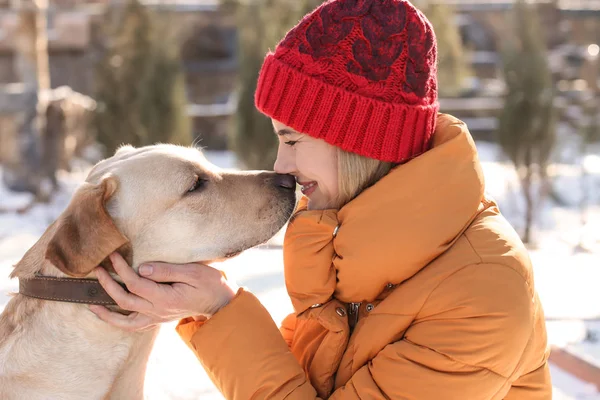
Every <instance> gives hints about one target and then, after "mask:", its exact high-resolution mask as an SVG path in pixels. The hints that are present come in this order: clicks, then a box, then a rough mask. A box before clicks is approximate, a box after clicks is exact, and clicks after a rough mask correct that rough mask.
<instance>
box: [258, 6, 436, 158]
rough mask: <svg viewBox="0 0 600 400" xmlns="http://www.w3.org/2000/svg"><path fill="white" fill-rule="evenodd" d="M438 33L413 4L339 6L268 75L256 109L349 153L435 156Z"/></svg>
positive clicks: (270, 61) (304, 29)
mask: <svg viewBox="0 0 600 400" xmlns="http://www.w3.org/2000/svg"><path fill="white" fill-rule="evenodd" d="M436 63H437V48H436V40H435V34H434V31H433V28H432V26H431V24H430V23H429V21H427V19H426V18H425V16H424V15H423V14H422V13H421V12H420V11H419V10H417V9H416V8H415V7H414V6H413V5H412V4H411V3H410V2H408V1H406V0H330V1H327V2H325V3H324V4H322V5H321V6H319V7H318V8H317V9H315V10H314V11H313V12H312V13H310V14H308V15H306V16H305V17H304V18H303V19H302V20H301V21H300V22H299V23H298V25H296V26H295V27H294V28H293V29H292V30H290V31H289V32H288V33H287V35H286V36H285V37H284V38H283V40H282V41H281V42H280V43H279V44H278V45H277V47H276V49H275V51H274V52H271V53H269V54H267V56H266V58H265V62H264V64H263V67H262V69H261V72H260V76H259V80H258V85H257V90H256V93H255V103H256V106H257V108H258V109H259V110H260V111H262V112H263V113H265V114H266V115H268V116H269V117H272V118H275V119H277V120H278V121H280V122H282V123H284V124H286V125H288V126H290V127H292V128H294V129H296V130H298V131H300V132H303V133H306V134H309V135H311V136H314V137H317V138H320V139H324V140H326V141H327V142H328V143H330V144H332V145H335V146H339V147H341V148H343V149H344V150H347V151H351V152H354V153H358V154H361V155H364V156H367V157H371V158H375V159H379V160H383V161H391V162H399V163H401V162H406V161H408V160H410V159H411V158H414V157H416V156H418V155H419V154H421V153H423V152H424V151H426V150H428V148H429V144H430V143H429V142H430V138H431V135H432V133H433V131H434V130H435V121H436V115H437V111H438V109H439V105H438V102H437V79H436V74H437V70H436Z"/></svg>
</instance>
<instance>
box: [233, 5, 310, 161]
mask: <svg viewBox="0 0 600 400" xmlns="http://www.w3.org/2000/svg"><path fill="white" fill-rule="evenodd" d="M320 3H321V1H319V0H303V1H300V2H294V1H292V0H260V1H256V2H246V3H243V4H239V5H238V7H237V8H238V9H237V12H238V16H239V23H238V26H239V39H240V45H239V49H240V73H239V78H240V79H239V83H238V92H239V102H238V110H237V114H236V116H235V118H234V126H233V128H232V129H231V130H230V133H231V135H230V140H229V143H230V147H231V148H232V150H234V152H235V153H236V155H237V158H238V160H239V161H240V162H241V164H242V166H243V167H245V168H248V169H269V170H270V169H272V168H273V163H274V162H275V158H276V155H277V143H278V140H277V137H276V135H275V134H274V132H273V126H272V125H271V120H270V119H269V118H268V117H266V116H264V115H262V114H261V113H260V112H259V111H258V110H256V107H255V106H254V92H255V90H256V84H257V82H258V73H259V71H260V67H261V65H262V63H263V60H264V57H265V53H266V52H267V51H268V50H269V49H273V48H274V47H275V45H276V44H277V42H278V41H279V40H281V39H282V38H283V37H284V35H285V34H286V32H287V31H288V30H289V29H291V28H292V27H293V26H294V25H296V24H297V23H298V21H300V19H301V18H302V17H303V16H304V15H306V14H307V13H309V12H310V11H312V10H313V9H314V8H315V7H317V6H318V5H319V4H320Z"/></svg>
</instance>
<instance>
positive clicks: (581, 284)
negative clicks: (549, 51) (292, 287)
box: [0, 142, 600, 400]
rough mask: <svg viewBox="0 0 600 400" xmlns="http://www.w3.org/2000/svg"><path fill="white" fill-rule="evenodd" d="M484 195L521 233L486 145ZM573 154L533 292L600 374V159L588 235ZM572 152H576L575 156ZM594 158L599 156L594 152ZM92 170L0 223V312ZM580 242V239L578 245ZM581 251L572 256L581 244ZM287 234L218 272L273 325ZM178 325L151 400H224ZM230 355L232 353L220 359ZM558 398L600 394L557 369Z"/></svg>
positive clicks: (541, 236) (564, 338)
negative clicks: (253, 299) (35, 249)
mask: <svg viewBox="0 0 600 400" xmlns="http://www.w3.org/2000/svg"><path fill="white" fill-rule="evenodd" d="M477 146H478V149H479V152H480V158H481V161H482V165H483V169H484V174H485V177H486V185H487V189H488V192H489V193H490V194H491V195H492V197H493V198H494V199H496V200H497V201H498V203H499V206H500V209H501V211H502V212H503V214H504V215H506V217H507V218H508V219H509V220H510V222H511V223H512V224H513V226H514V227H515V228H516V229H517V230H518V231H520V230H521V229H522V215H523V212H524V202H523V200H522V196H521V195H520V193H519V187H518V183H517V181H516V175H515V172H514V169H513V168H512V166H511V165H510V163H508V162H507V161H506V160H505V158H504V157H502V156H501V153H500V152H499V150H498V147H497V146H496V145H493V144H490V143H478V144H477ZM572 147H573V146H572V145H571V147H569V143H568V142H567V143H566V144H564V145H563V146H562V148H561V150H562V152H561V157H559V159H558V161H559V162H558V163H557V164H556V165H554V166H553V168H552V173H553V174H554V175H555V185H556V188H557V189H558V190H557V191H558V193H559V194H560V197H561V202H562V203H561V204H562V205H561V206H557V205H556V204H554V203H553V202H546V203H545V205H544V206H543V207H542V208H541V209H540V210H539V213H537V215H536V223H537V227H536V229H535V230H534V238H535V239H536V245H535V246H533V247H532V249H531V253H530V254H531V258H532V261H533V264H534V268H535V279H536V286H537V290H538V292H539V294H540V297H541V299H542V302H543V304H544V309H545V313H546V317H547V319H548V322H547V326H548V334H549V340H550V342H551V343H552V344H555V345H558V346H561V347H566V348H568V349H569V351H572V352H574V353H576V354H578V355H580V356H582V357H585V358H586V359H588V360H589V361H590V362H593V363H598V364H600V343H599V342H597V341H598V340H600V322H599V321H598V320H597V319H598V318H600V291H599V290H597V288H598V282H600V157H599V156H598V155H591V156H588V157H587V159H586V166H587V168H588V174H589V179H588V183H590V188H591V189H590V195H591V198H592V200H593V201H591V202H590V204H592V206H590V208H589V211H588V222H587V226H586V227H585V229H583V230H582V228H581V223H580V218H579V212H578V211H577V206H578V202H579V199H580V196H581V188H582V186H581V184H580V182H581V180H580V179H579V167H578V166H577V165H576V164H575V161H576V158H575V156H574V155H573V151H572ZM569 149H571V150H569ZM596 154H600V153H599V152H596ZM206 155H207V158H208V159H209V161H212V162H213V163H215V164H216V165H219V166H221V167H224V168H234V167H235V157H234V156H233V155H232V154H231V153H228V152H206ZM0 174H1V168H0ZM85 175H86V168H85V167H80V168H79V169H77V170H75V171H74V172H72V173H70V174H66V173H65V174H61V175H60V177H59V178H60V182H61V184H62V190H61V191H60V193H59V194H58V195H57V196H56V197H55V198H54V199H53V200H52V202H51V203H50V204H47V205H35V206H33V207H32V208H31V209H30V210H29V211H28V212H27V213H25V214H23V215H19V214H17V213H11V212H3V213H0V310H2V309H3V308H4V305H5V304H6V302H7V301H8V293H9V292H11V291H16V290H17V282H16V281H14V280H13V281H11V280H8V274H9V273H10V271H11V266H12V265H13V264H15V263H16V262H17V261H18V260H19V259H20V258H21V257H22V255H23V254H24V252H25V251H26V250H27V249H28V248H29V247H30V246H31V245H33V243H35V241H36V240H37V238H38V237H39V236H40V235H41V234H42V233H43V232H44V230H45V229H46V227H47V226H48V225H49V224H50V223H51V222H52V221H54V219H56V217H57V216H58V215H59V214H60V212H61V211H62V210H63V209H64V207H65V206H66V204H67V203H68V201H69V199H70V197H71V195H72V193H73V191H74V190H75V189H76V187H77V186H78V185H79V184H80V183H81V182H82V181H83V179H84V178H85ZM30 200H31V198H30V196H28V195H23V194H15V193H11V192H8V191H7V190H6V189H5V188H3V187H2V185H0V210H7V209H17V208H21V207H23V206H26V205H27V204H29V201H30ZM582 233H583V236H582ZM581 238H583V240H581V242H582V243H583V244H584V246H583V247H584V250H583V251H576V247H575V246H576V244H577V243H579V242H580V239H581ZM280 244H281V234H279V235H278V237H276V238H275V239H274V240H273V241H272V242H271V243H270V245H266V246H261V247H259V248H256V249H252V250H248V251H246V252H244V253H243V254H242V255H240V256H238V257H236V258H235V259H232V260H229V261H227V262H225V263H223V264H221V265H220V267H221V268H223V270H225V271H226V273H227V275H228V276H229V277H230V278H233V279H235V280H236V281H237V283H238V284H240V285H244V286H247V287H248V288H249V289H250V290H252V291H253V292H254V293H255V294H256V295H257V296H258V297H259V299H260V300H261V301H262V303H263V304H264V305H265V307H266V308H267V309H268V310H269V312H270V313H271V315H272V316H273V319H274V321H275V322H276V323H278V324H279V323H280V322H281V320H282V319H283V318H284V316H285V315H287V313H288V312H290V311H291V309H292V306H291V303H290V301H289V298H288V297H287V295H286V292H285V286H284V279H283V273H282V261H283V259H282V253H281V248H280V246H279V245H280ZM174 325H175V323H170V324H165V325H164V326H163V327H162V329H161V331H160V334H159V336H158V338H157V341H156V345H155V347H154V350H153V352H152V354H151V357H150V362H149V365H148V371H147V379H146V393H147V399H149V400H167V399H169V400H187V399H190V400H191V399H199V398H201V399H207V400H213V399H222V397H221V396H220V394H219V393H218V392H217V391H216V390H215V388H214V386H213V385H212V383H211V382H210V380H209V379H208V377H207V376H206V374H205V373H204V371H203V370H202V367H201V366H200V364H199V362H198V361H197V360H196V359H195V357H194V355H193V353H192V352H191V351H190V350H189V349H188V348H187V347H186V346H185V345H184V344H183V342H182V341H181V340H180V339H179V337H178V336H177V334H176V333H175V331H174V329H173V327H174ZM224 351H226V349H224ZM552 377H553V384H554V387H555V393H554V398H555V399H558V400H580V399H581V400H584V399H585V400H591V399H595V400H600V394H598V393H597V392H596V389H595V388H594V387H593V386H591V385H589V384H587V383H586V382H582V381H580V380H578V379H576V378H575V377H573V376H571V375H569V374H568V373H567V372H565V371H562V370H561V369H560V368H557V367H556V366H552Z"/></svg>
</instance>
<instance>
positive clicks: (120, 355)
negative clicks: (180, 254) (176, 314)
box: [0, 239, 158, 400]
mask: <svg viewBox="0 0 600 400" xmlns="http://www.w3.org/2000/svg"><path fill="white" fill-rule="evenodd" d="M42 240H43V239H42ZM43 244H44V243H43V242H41V243H38V246H36V250H35V251H30V252H28V253H27V254H26V255H25V257H24V258H23V260H22V262H20V263H19V264H18V266H17V267H16V268H15V269H14V271H13V273H12V274H11V277H15V278H19V279H27V278H30V277H32V276H35V275H36V274H42V275H45V276H53V277H64V276H65V275H64V274H63V273H62V272H60V271H59V270H58V269H57V268H55V267H54V266H53V265H52V264H51V263H50V262H49V261H47V260H45V259H44V258H43V254H44V251H43V250H44V246H43ZM157 332H158V329H154V330H152V331H148V332H141V333H131V332H125V331H123V330H120V329H118V328H115V327H112V326H111V325H109V324H107V323H105V322H104V321H101V320H100V319H99V318H98V317H97V316H96V315H94V314H93V313H92V312H91V311H90V310H89V309H88V306H87V305H85V304H74V303H64V302H55V301H48V300H40V299H35V298H30V297H26V296H23V295H21V294H16V295H15V296H14V297H13V298H12V299H11V300H10V301H9V303H8V304H7V306H6V308H5V310H4V312H3V313H2V314H1V315H0V360H2V362H1V363H0V398H1V399H7V400H10V399H16V398H19V399H23V398H27V399H28V400H35V399H38V398H39V399H42V398H44V399H47V398H62V399H71V398H73V399H81V398H90V399H91V398H98V399H142V398H143V385H144V376H145V372H146V363H147V360H148V357H149V355H150V352H151V350H152V345H153V343H154V339H155V337H156V334H157ZM67 382H78V383H77V387H71V386H69V385H68V384H66V383H67ZM69 391H73V392H72V393H69Z"/></svg>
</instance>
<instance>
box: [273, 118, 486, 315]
mask: <svg viewBox="0 0 600 400" xmlns="http://www.w3.org/2000/svg"><path fill="white" fill-rule="evenodd" d="M483 194H484V178H483V173H482V170H481V166H480V164H479V160H478V156H477V151H476V148H475V144H474V141H473V139H472V137H471V135H470V134H469V132H468V129H467V127H466V125H465V124H464V123H463V122H461V121H459V120H457V119H455V118H453V117H450V116H448V115H444V114H440V115H439V117H438V120H437V128H436V131H435V133H434V136H433V146H432V148H431V149H430V150H429V151H427V152H426V153H424V154H422V155H421V156H419V157H417V158H415V159H413V160H411V161H410V162H408V163H406V164H403V165H400V166H398V167H396V168H394V169H393V170H392V171H391V172H390V173H389V174H388V175H386V176H385V177H384V178H382V179H381V180H380V181H378V182H377V183H376V184H375V185H373V186H372V187H370V188H368V189H367V190H365V191H363V192H362V193H361V194H360V195H359V196H358V197H356V198H355V199H354V200H352V201H351V202H350V203H348V204H346V205H345V206H344V207H343V208H341V209H340V210H339V211H337V212H335V211H333V210H326V211H324V212H323V213H322V215H321V216H320V220H321V221H324V220H331V219H337V225H338V226H339V227H338V229H337V232H336V236H335V238H334V237H333V235H332V232H329V231H327V230H325V231H326V232H327V234H328V235H330V236H329V237H330V239H328V240H330V241H332V243H333V247H332V248H333V251H334V254H333V255H332V258H331V259H333V263H332V264H329V265H320V266H317V265H311V266H310V268H306V269H304V268H302V266H301V265H298V266H297V267H296V266H295V265H294V264H296V263H298V264H302V262H303V260H305V261H307V260H310V259H311V255H310V254H307V253H306V250H307V249H310V248H311V247H310V246H306V245H305V244H302V242H301V241H299V240H298V241H295V240H291V239H292V238H293V237H294V232H293V230H294V222H292V223H290V226H289V227H288V231H289V232H288V233H286V239H287V240H286V243H285V247H286V248H285V249H284V254H285V255H288V256H287V257H286V265H285V269H286V284H287V286H288V292H290V296H291V297H292V302H293V303H294V307H295V308H296V311H297V312H301V311H303V310H305V309H306V308H307V307H309V306H310V305H311V304H309V303H311V302H313V301H315V298H324V296H325V295H327V296H331V295H333V296H335V297H336V298H338V299H340V300H342V301H344V302H361V301H372V300H374V299H375V298H377V296H378V295H379V294H380V293H381V292H382V291H383V290H384V288H385V286H386V285H387V284H388V283H392V284H399V283H402V282H403V281H405V280H407V279H409V278H410V277H412V276H413V275H414V274H416V273H417V272H418V271H420V270H421V269H422V268H423V267H425V266H426V265H427V264H428V263H430V262H431V261H432V260H433V259H435V258H436V257H438V256H439V255H440V254H442V253H443V252H444V251H445V250H447V249H448V248H449V247H450V246H451V245H452V244H453V242H454V241H455V239H456V238H457V237H458V236H459V235H460V234H461V233H462V232H463V231H464V230H465V229H466V227H467V226H468V225H469V224H470V223H471V221H472V220H473V219H474V218H475V216H476V215H477V213H478V208H479V206H480V204H481V202H482V200H483ZM305 204H306V202H305V201H303V202H301V205H300V211H302V208H303V207H305ZM308 213H309V214H310V213H312V214H313V215H314V214H315V213H314V212H312V211H308ZM328 223H329V225H333V224H335V223H336V222H335V221H334V222H328ZM290 259H295V260H297V261H295V262H291V263H288V260H290ZM331 259H330V260H331ZM288 264H292V265H288ZM325 264H326V263H325ZM332 265H333V268H332ZM291 268H298V269H299V270H297V271H291V270H290V269H291ZM315 269H317V270H318V269H320V273H317V272H319V271H316V270H315ZM303 270H306V271H307V273H306V274H303V273H302V272H301V271H303ZM311 270H312V272H309V271H311ZM315 273H317V274H316V275H322V276H323V277H324V276H327V274H329V275H332V274H335V277H333V276H329V279H326V280H327V282H331V281H332V280H333V282H335V283H334V284H332V285H330V286H329V287H330V290H329V292H331V291H333V292H332V293H324V288H323V287H317V286H322V285H323V282H324V280H323V279H324V278H321V279H318V280H315V279H312V277H314V276H315ZM312 286H315V287H314V288H313V287H312ZM311 291H314V292H315V293H319V296H317V297H315V296H310V292H311ZM303 292H304V293H303ZM306 292H309V293H306Z"/></svg>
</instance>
